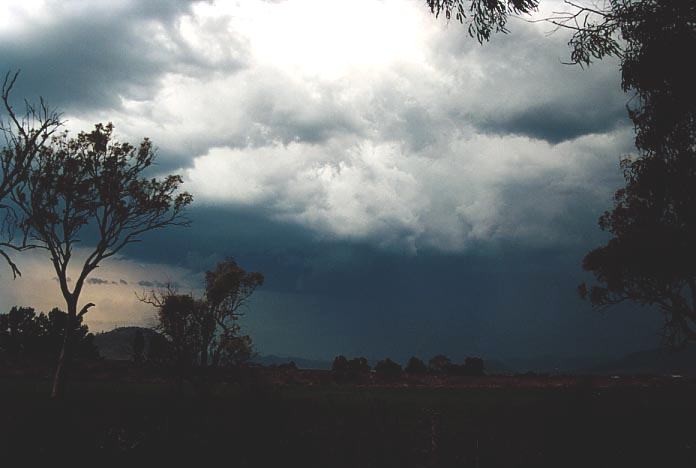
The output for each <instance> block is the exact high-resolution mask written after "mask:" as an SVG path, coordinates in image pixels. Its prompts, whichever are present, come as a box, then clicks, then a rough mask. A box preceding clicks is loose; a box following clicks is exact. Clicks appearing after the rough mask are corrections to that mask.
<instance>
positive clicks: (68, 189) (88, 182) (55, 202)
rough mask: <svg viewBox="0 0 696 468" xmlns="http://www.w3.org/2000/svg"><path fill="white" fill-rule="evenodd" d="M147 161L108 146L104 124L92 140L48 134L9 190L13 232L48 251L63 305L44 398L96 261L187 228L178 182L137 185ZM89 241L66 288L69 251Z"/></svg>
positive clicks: (129, 148)
mask: <svg viewBox="0 0 696 468" xmlns="http://www.w3.org/2000/svg"><path fill="white" fill-rule="evenodd" d="M154 158H155V154H154V149H153V146H152V143H151V142H150V140H148V139H144V140H143V141H142V142H141V143H140V145H139V146H137V147H135V146H133V145H131V144H129V143H120V142H116V141H114V140H113V126H112V125H111V124H108V125H102V124H97V125H96V126H95V128H94V130H93V131H92V132H89V133H86V132H81V133H79V134H78V135H77V137H74V138H70V137H69V136H68V133H67V132H62V133H59V134H55V135H53V136H52V137H51V141H50V144H48V145H47V146H45V147H44V148H43V150H42V151H41V152H39V153H38V154H37V155H36V156H35V158H34V160H33V162H32V164H31V166H30V167H29V169H28V172H27V176H26V177H24V178H23V179H22V180H21V181H20V183H19V184H18V185H17V186H16V187H15V188H14V190H13V192H12V201H13V203H14V205H15V206H16V207H17V209H18V210H19V212H20V214H21V223H20V225H21V226H22V227H23V229H25V230H26V232H27V233H28V234H29V236H30V238H31V240H32V242H33V243H35V244H36V245H37V246H38V247H40V248H42V249H45V250H46V251H48V253H49V255H50V258H51V263H52V265H53V267H54V270H55V273H56V276H57V278H58V282H59V285H60V290H61V293H62V294H63V297H64V299H65V302H66V305H67V313H68V321H67V323H66V328H65V334H64V339H63V346H62V349H61V353H60V358H59V361H58V366H57V369H56V372H55V375H54V380H53V390H52V396H53V397H56V396H58V395H59V394H60V393H61V391H62V387H63V382H64V378H65V372H66V368H67V367H68V365H69V362H70V359H71V356H72V350H73V340H72V338H73V337H72V331H73V329H74V327H73V324H74V323H75V322H76V321H77V320H80V319H81V318H82V317H83V316H84V315H85V314H86V313H87V312H88V310H89V309H90V307H93V306H94V304H92V303H89V304H86V305H84V306H82V308H81V309H79V310H78V304H79V299H80V294H81V292H82V288H83V286H84V284H85V281H86V279H87V277H88V276H89V274H90V273H91V272H93V271H94V270H95V269H96V268H97V267H98V266H99V265H100V264H101V262H102V261H104V260H106V259H108V258H109V257H112V256H114V255H116V254H117V253H119V252H121V250H122V249H123V248H124V247H125V246H127V245H128V244H131V243H133V242H137V241H139V240H141V235H142V234H144V233H145V232H148V231H151V230H154V229H160V228H164V227H167V226H172V225H180V226H181V225H188V221H187V220H186V219H185V218H184V217H183V210H184V208H185V207H186V206H187V205H188V204H190V203H191V201H192V197H191V195H189V194H188V193H186V192H183V193H177V192H178V189H179V186H180V185H181V182H182V179H181V177H180V176H178V175H169V176H166V177H165V178H163V179H156V178H151V179H147V178H145V177H144V175H145V172H146V171H147V170H148V169H149V168H150V167H151V166H152V164H153V161H154ZM89 235H92V236H96V239H95V242H96V244H95V245H94V247H91V248H88V249H86V250H87V251H86V258H85V260H84V261H83V262H82V263H81V265H80V266H79V269H78V275H77V279H76V280H75V281H74V283H72V284H73V286H72V287H71V286H70V284H69V283H68V271H69V267H70V266H71V261H72V260H73V259H74V258H75V257H74V254H75V252H74V249H75V247H76V246H77V245H78V244H79V245H84V244H82V243H80V242H81V241H83V240H86V239H87V238H89V237H86V236H89Z"/></svg>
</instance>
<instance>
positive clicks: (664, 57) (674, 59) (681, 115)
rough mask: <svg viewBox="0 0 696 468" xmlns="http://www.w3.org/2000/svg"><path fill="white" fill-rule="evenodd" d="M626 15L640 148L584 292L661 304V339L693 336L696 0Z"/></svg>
mask: <svg viewBox="0 0 696 468" xmlns="http://www.w3.org/2000/svg"><path fill="white" fill-rule="evenodd" d="M630 11H631V12H633V13H632V16H631V21H628V22H625V23H622V24H621V28H622V37H623V38H624V39H625V41H626V45H625V47H624V49H625V50H624V53H623V55H622V83H623V88H624V90H626V91H627V92H631V93H633V94H634V101H633V103H632V105H631V106H630V107H629V116H630V117H631V120H632V121H633V124H634V126H635V129H636V148H637V149H638V152H639V153H638V156H637V157H633V158H631V157H628V158H625V159H624V160H623V161H622V163H621V164H622V168H623V171H624V178H625V180H626V186H625V187H624V188H622V189H620V190H618V191H617V192H616V194H615V196H614V207H613V209H612V210H611V211H607V212H606V213H604V215H602V217H601V218H600V220H599V225H600V227H601V228H602V229H603V230H605V231H607V232H609V233H610V234H611V235H612V238H611V239H610V240H609V242H608V243H607V244H606V245H605V246H603V247H600V248H597V249H595V250H593V251H591V252H590V253H588V254H587V256H586V257H585V258H584V260H583V268H585V269H586V270H588V271H590V272H592V273H593V274H594V276H595V278H596V279H597V284H594V285H591V286H587V285H585V284H583V285H581V287H580V293H581V295H582V296H583V297H586V298H588V299H589V300H590V301H591V303H592V304H593V305H594V306H596V307H600V308H601V307H605V306H608V305H612V304H617V303H620V302H624V301H630V302H634V303H638V304H641V305H648V306H656V307H658V308H659V309H660V310H661V311H662V313H663V314H664V317H665V329H664V338H665V341H666V343H667V344H670V345H674V346H678V345H681V344H684V343H686V342H689V341H696V266H695V265H696V247H695V246H694V238H696V216H695V215H694V213H696V150H695V148H696V89H694V86H693V83H694V82H695V80H696V72H695V71H694V68H693V67H692V66H691V64H690V63H689V61H688V60H684V57H683V54H682V52H681V51H683V50H690V49H692V48H693V47H694V46H696V28H694V26H693V25H694V24H695V23H696V5H694V4H693V3H692V2H637V3H636V4H635V5H633V6H631V10H630Z"/></svg>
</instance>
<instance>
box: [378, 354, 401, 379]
mask: <svg viewBox="0 0 696 468" xmlns="http://www.w3.org/2000/svg"><path fill="white" fill-rule="evenodd" d="M401 371H402V369H401V365H400V364H398V363H396V362H394V361H392V360H391V359H389V358H386V359H383V360H382V361H379V362H378V363H377V364H375V373H376V374H377V376H378V377H380V378H382V379H387V380H396V379H398V378H399V377H401Z"/></svg>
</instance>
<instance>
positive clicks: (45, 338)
mask: <svg viewBox="0 0 696 468" xmlns="http://www.w3.org/2000/svg"><path fill="white" fill-rule="evenodd" d="M67 317H68V314H66V313H65V312H63V311H62V310H60V309H58V308H54V309H52V310H51V311H50V312H49V313H48V314H44V313H43V312H41V313H40V314H39V315H36V312H35V310H34V309H33V308H31V307H16V306H15V307H12V309H10V311H9V312H8V313H7V314H0V350H3V351H5V352H6V353H7V354H8V355H10V356H23V357H39V358H42V359H47V358H51V359H53V358H55V356H56V355H57V354H58V352H59V351H60V348H61V346H62V342H63V333H64V330H65V326H66V323H67ZM73 340H74V342H75V355H76V356H77V357H82V358H89V359H94V358H97V357H99V352H98V350H97V348H96V346H95V345H94V341H93V340H94V335H92V334H91V333H89V329H88V328H87V325H83V324H82V319H80V320H77V321H76V322H75V326H74V328H73Z"/></svg>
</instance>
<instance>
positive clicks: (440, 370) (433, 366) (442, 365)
mask: <svg viewBox="0 0 696 468" xmlns="http://www.w3.org/2000/svg"><path fill="white" fill-rule="evenodd" d="M450 365H452V362H451V361H450V359H449V358H448V357H447V356H445V355H444V354H438V355H436V356H433V357H432V358H430V361H428V369H429V370H430V372H432V373H433V374H444V373H445V372H447V368H448V367H449V366H450Z"/></svg>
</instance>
